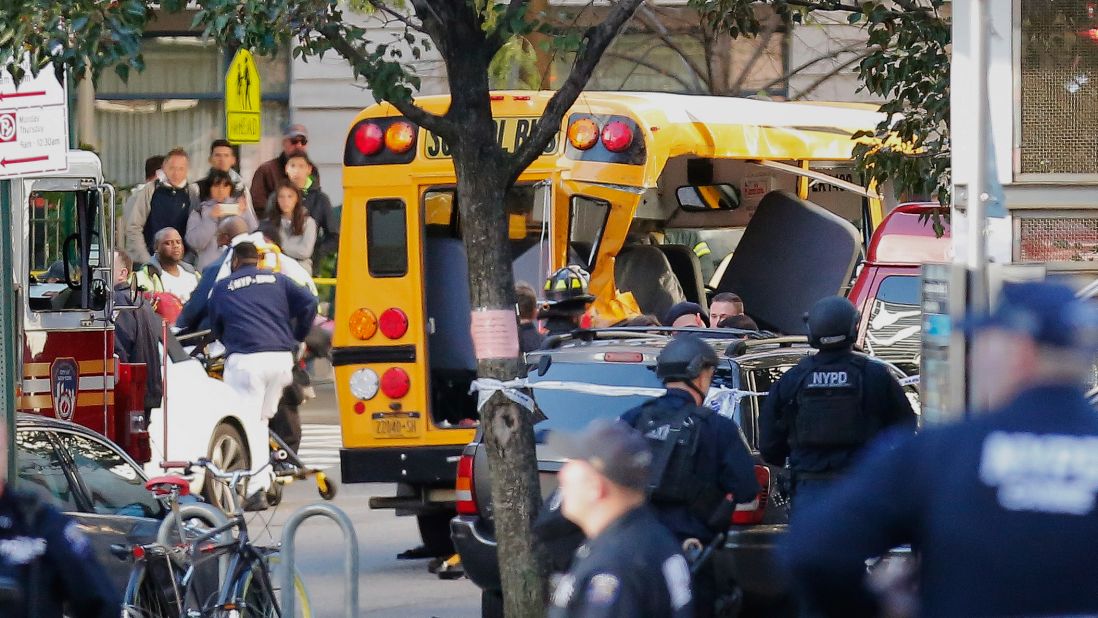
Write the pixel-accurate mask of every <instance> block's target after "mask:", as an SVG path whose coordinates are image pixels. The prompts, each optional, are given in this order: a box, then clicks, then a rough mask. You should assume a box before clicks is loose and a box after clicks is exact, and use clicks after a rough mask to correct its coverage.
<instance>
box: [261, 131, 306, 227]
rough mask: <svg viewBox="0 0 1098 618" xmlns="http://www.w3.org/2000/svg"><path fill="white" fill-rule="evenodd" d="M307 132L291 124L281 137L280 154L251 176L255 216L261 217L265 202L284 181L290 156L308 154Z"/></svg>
mask: <svg viewBox="0 0 1098 618" xmlns="http://www.w3.org/2000/svg"><path fill="white" fill-rule="evenodd" d="M308 152H309V130H308V129H306V128H305V125H302V124H292V125H290V126H289V127H287V128H286V132H285V133H283V135H282V152H281V153H279V155H278V156H277V157H275V158H273V159H271V160H269V161H265V162H264V163H263V165H260V166H259V167H258V168H257V169H256V170H255V174H254V175H253V176H252V187H251V192H252V204H253V205H254V206H255V208H256V212H255V214H256V216H257V217H259V218H262V217H263V212H264V209H265V208H266V206H267V201H268V200H269V199H270V197H271V195H272V194H273V193H274V192H275V189H276V188H277V187H278V183H279V182H280V181H283V180H286V179H287V178H286V161H287V160H288V159H289V157H290V155H292V154H299V153H301V154H308ZM313 176H314V177H315V182H317V183H320V172H319V171H316V170H314V171H313Z"/></svg>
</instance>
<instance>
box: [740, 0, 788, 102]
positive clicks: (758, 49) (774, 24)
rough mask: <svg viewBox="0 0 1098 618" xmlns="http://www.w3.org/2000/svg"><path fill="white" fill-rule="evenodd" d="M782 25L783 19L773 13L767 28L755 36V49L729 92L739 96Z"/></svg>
mask: <svg viewBox="0 0 1098 618" xmlns="http://www.w3.org/2000/svg"><path fill="white" fill-rule="evenodd" d="M781 27H782V20H781V18H779V17H778V16H777V15H771V16H770V19H768V20H767V24H766V29H765V30H763V31H762V32H761V33H759V34H758V35H757V36H755V42H756V43H757V45H756V46H755V49H754V51H753V52H752V53H751V57H750V58H748V59H747V63H746V64H745V65H744V67H743V69H742V70H741V71H740V74H739V76H737V77H736V81H735V82H733V83H732V86H731V87H730V88H729V89H728V92H729V93H731V94H732V95H733V96H737V95H739V93H740V89H741V88H743V83H744V82H745V81H746V80H747V75H748V74H749V73H750V72H751V70H752V69H753V68H755V63H756V62H758V61H759V58H761V57H762V55H763V52H765V51H766V49H767V45H769V44H770V38H771V37H773V36H774V33H775V32H777V31H778V29H780V28H781Z"/></svg>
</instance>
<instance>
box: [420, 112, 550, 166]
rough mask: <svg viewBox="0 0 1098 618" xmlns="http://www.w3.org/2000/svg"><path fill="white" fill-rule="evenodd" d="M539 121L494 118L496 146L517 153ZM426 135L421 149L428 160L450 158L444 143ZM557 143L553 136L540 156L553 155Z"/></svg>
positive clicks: (438, 138) (532, 119) (534, 119)
mask: <svg viewBox="0 0 1098 618" xmlns="http://www.w3.org/2000/svg"><path fill="white" fill-rule="evenodd" d="M539 120H540V119H539V118H496V144H497V145H498V146H499V147H500V148H502V149H503V150H506V151H507V152H510V153H515V152H517V151H518V149H519V148H522V145H523V144H525V143H526V140H528V139H530V137H531V136H532V135H533V134H534V129H536V128H537V126H538V121H539ZM427 135H428V137H427V142H426V146H425V147H424V149H423V153H424V155H425V156H426V157H427V158H428V159H448V158H450V156H451V153H450V147H449V146H448V145H447V144H446V141H445V140H443V139H442V138H441V137H439V136H437V135H435V134H433V133H428V134H427ZM558 143H559V137H558V136H557V135H553V138H552V139H551V140H549V143H548V144H547V145H546V146H545V150H543V151H542V153H541V154H542V155H551V154H553V153H555V152H556V151H557V144H558Z"/></svg>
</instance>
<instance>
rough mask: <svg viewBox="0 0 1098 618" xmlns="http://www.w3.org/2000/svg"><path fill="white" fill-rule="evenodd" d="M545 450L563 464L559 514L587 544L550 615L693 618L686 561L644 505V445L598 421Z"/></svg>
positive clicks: (619, 427)
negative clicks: (563, 459)
mask: <svg viewBox="0 0 1098 618" xmlns="http://www.w3.org/2000/svg"><path fill="white" fill-rule="evenodd" d="M550 442H552V443H553V447H554V450H557V451H558V452H560V454H561V455H563V456H564V457H566V458H568V462H567V463H565V464H564V467H563V468H561V471H560V476H559V478H560V494H561V496H562V500H561V507H560V508H561V510H562V511H563V513H564V516H565V517H567V518H568V519H569V520H570V521H572V522H573V523H575V524H576V525H578V526H579V527H580V528H581V529H582V530H583V533H584V535H585V536H586V537H587V541H586V544H585V545H584V546H583V547H582V548H581V549H580V550H579V551H577V552H576V556H575V559H574V560H573V562H572V566H571V568H570V569H569V570H568V572H567V573H565V574H564V575H563V576H562V577H561V578H560V580H559V581H558V583H557V586H556V589H555V590H554V592H553V596H552V603H551V606H550V609H549V615H550V616H551V617H552V618H564V617H571V616H577V617H579V616H584V617H592V618H593V617H596V616H652V617H676V618H685V617H688V616H692V615H693V613H692V594H691V590H690V568H689V566H688V565H687V563H686V558H684V557H683V555H682V552H681V551H680V550H679V548H678V544H677V543H676V542H675V538H674V537H673V536H672V535H671V534H670V533H669V532H668V530H667V529H666V528H665V527H663V526H662V525H660V522H659V520H657V519H656V517H655V516H654V515H653V513H652V511H651V509H650V508H649V507H648V506H647V505H645V491H646V489H647V485H648V477H649V474H650V466H651V463H652V453H651V451H650V450H649V449H648V445H647V444H646V443H645V440H644V438H642V437H641V435H640V434H639V433H637V432H636V431H634V430H632V429H630V428H628V427H626V426H625V425H623V424H621V423H615V422H612V421H595V422H594V423H591V425H590V426H589V427H588V428H587V430H586V431H584V432H583V433H582V434H580V435H578V436H574V437H571V436H567V437H566V436H561V435H560V434H554V435H553V437H551V438H550Z"/></svg>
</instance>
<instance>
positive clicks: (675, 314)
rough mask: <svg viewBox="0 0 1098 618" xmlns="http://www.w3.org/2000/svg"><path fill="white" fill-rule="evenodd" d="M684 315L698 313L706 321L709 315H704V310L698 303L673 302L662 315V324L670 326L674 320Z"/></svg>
mask: <svg viewBox="0 0 1098 618" xmlns="http://www.w3.org/2000/svg"><path fill="white" fill-rule="evenodd" d="M684 315H700V316H702V319H703V320H706V321H708V320H709V316H707V315H705V310H704V309H702V308H701V305H699V304H698V303H692V302H689V301H684V302H681V303H675V304H674V305H672V306H671V308H670V309H668V310H667V313H666V314H665V315H664V316H663V325H664V326H671V325H673V324H674V323H675V320H677V319H679V318H681V317H682V316H684Z"/></svg>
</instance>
